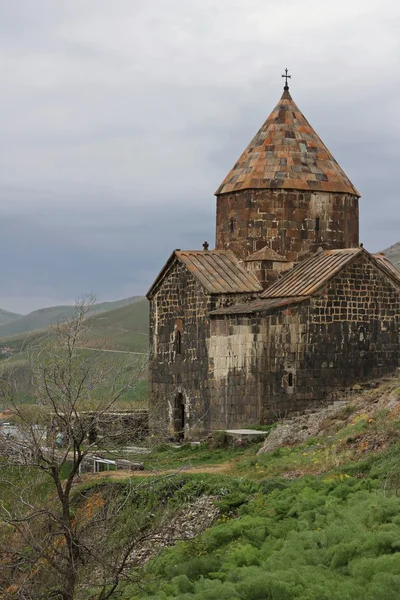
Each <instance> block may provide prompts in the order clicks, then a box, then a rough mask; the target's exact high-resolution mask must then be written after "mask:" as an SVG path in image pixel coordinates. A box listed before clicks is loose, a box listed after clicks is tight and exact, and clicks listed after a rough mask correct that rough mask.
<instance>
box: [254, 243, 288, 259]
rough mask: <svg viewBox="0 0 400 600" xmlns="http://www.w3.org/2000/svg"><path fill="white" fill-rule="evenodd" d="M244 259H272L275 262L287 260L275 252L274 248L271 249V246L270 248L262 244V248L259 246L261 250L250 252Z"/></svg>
mask: <svg viewBox="0 0 400 600" xmlns="http://www.w3.org/2000/svg"><path fill="white" fill-rule="evenodd" d="M245 260H246V261H253V260H273V261H275V262H289V261H288V259H287V258H285V257H284V256H282V255H281V254H278V253H277V252H275V250H272V248H270V247H269V246H264V248H261V250H257V252H254V253H253V254H250V256H248V257H247V258H245Z"/></svg>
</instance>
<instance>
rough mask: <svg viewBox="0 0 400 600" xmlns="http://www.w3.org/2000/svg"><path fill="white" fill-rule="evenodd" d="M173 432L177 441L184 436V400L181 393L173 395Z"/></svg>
mask: <svg viewBox="0 0 400 600" xmlns="http://www.w3.org/2000/svg"><path fill="white" fill-rule="evenodd" d="M174 433H175V438H176V439H177V440H178V441H182V440H183V439H184V438H185V400H184V398H183V395H182V394H181V393H179V394H177V396H176V397H175V407H174Z"/></svg>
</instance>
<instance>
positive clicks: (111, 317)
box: [90, 298, 149, 352]
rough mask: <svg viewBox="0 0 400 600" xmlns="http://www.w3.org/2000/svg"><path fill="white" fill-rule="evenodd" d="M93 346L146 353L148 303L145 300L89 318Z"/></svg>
mask: <svg viewBox="0 0 400 600" xmlns="http://www.w3.org/2000/svg"><path fill="white" fill-rule="evenodd" d="M90 323H91V325H92V331H93V346H94V347H99V345H100V346H101V345H104V344H103V342H106V347H107V348H109V349H114V350H126V351H130V352H146V351H147V348H148V329H149V325H148V323H149V303H148V301H147V299H146V298H142V299H140V300H138V301H137V302H135V304H134V305H131V304H130V305H128V306H122V307H121V308H117V309H115V310H112V311H107V312H104V313H102V314H100V315H95V316H93V317H91V318H90Z"/></svg>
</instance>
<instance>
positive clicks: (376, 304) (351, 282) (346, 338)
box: [303, 256, 400, 397]
mask: <svg viewBox="0 0 400 600" xmlns="http://www.w3.org/2000/svg"><path fill="white" fill-rule="evenodd" d="M313 304H314V306H313V310H312V312H311V314H310V317H311V319H310V325H309V335H308V351H307V354H306V357H305V361H304V367H303V372H304V376H307V377H308V378H310V377H313V378H314V379H317V380H318V381H320V382H321V387H322V388H326V389H332V388H337V387H346V386H349V385H352V384H353V383H357V382H358V381H364V380H367V379H371V378H375V377H380V376H382V375H384V374H386V373H389V372H392V371H394V370H395V369H396V368H397V367H398V366H399V359H400V351H399V331H400V327H399V326H400V289H396V287H395V286H394V285H393V283H391V281H390V280H389V279H388V278H387V277H386V276H385V275H384V274H383V273H382V272H381V271H379V270H378V269H377V268H376V267H375V266H374V265H372V264H371V262H370V261H369V260H368V259H367V258H366V257H365V256H361V257H360V258H358V259H357V260H356V261H355V262H353V263H352V264H351V265H349V266H348V267H347V268H346V269H344V270H343V271H342V272H341V273H340V274H339V275H338V276H337V277H335V279H334V280H333V281H332V283H331V284H330V285H329V287H328V288H327V289H326V290H325V292H324V293H323V294H321V296H320V297H319V298H317V299H315V300H314V303H313ZM322 396H323V391H322V390H321V391H320V397H322Z"/></svg>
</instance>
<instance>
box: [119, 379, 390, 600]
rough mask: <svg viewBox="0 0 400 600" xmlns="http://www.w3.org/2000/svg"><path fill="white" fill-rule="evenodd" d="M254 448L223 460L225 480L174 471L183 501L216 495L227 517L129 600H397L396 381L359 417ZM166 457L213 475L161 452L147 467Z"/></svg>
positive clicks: (171, 556)
mask: <svg viewBox="0 0 400 600" xmlns="http://www.w3.org/2000/svg"><path fill="white" fill-rule="evenodd" d="M382 398H383V400H384V401H382ZM382 407H386V408H382ZM363 409H364V412H362V410H363ZM257 449H258V447H250V448H247V449H245V450H243V449H231V450H229V449H226V450H224V449H220V450H218V451H217V452H216V453H215V458H216V460H217V461H219V462H221V461H223V460H228V461H229V465H230V476H229V475H228V476H227V475H213V476H212V475H208V474H207V475H206V474H196V475H192V476H190V475H189V474H187V475H185V474H184V472H183V471H182V470H180V471H179V472H178V475H177V476H176V477H177V479H176V482H177V490H178V492H177V493H178V494H181V495H182V488H181V489H180V486H182V485H183V486H184V489H185V492H184V499H183V498H182V499H181V501H184V500H187V499H190V498H191V495H196V494H197V495H201V494H210V493H212V494H215V495H217V496H219V498H220V500H219V506H220V508H221V510H222V517H221V518H220V520H219V521H218V522H217V524H216V525H215V526H214V527H212V528H211V529H209V530H207V531H206V532H205V533H204V534H203V535H202V536H201V537H200V538H197V539H195V540H193V541H191V542H185V543H180V544H177V545H176V546H175V547H173V548H170V549H167V550H164V551H163V552H162V553H161V555H160V556H159V557H158V558H157V559H155V560H153V561H152V562H150V563H149V565H148V567H147V574H148V583H147V584H146V585H144V586H143V588H144V589H143V590H139V589H138V588H137V587H136V586H133V585H127V586H126V587H125V589H124V592H123V595H122V598H124V599H125V600H134V599H138V598H147V599H148V600H169V599H170V598H171V599H172V598H174V599H177V600H203V599H208V600H234V599H238V600H239V599H240V600H264V599H267V598H268V599H269V600H295V599H299V600H328V599H329V600H344V599H348V600H376V599H377V598H379V599H380V600H397V599H398V597H399V596H398V589H399V585H400V542H399V540H400V517H399V515H400V497H399V493H400V379H397V380H393V381H392V382H389V384H388V383H385V384H384V385H383V386H382V387H381V388H379V389H378V390H373V391H372V392H368V393H366V397H365V403H364V406H362V404H360V403H359V404H358V405H357V406H356V405H354V406H353V405H352V404H349V406H348V407H347V408H345V409H343V414H340V415H339V416H337V417H336V418H335V419H334V420H331V421H329V420H328V421H327V422H326V423H324V427H323V429H322V430H321V432H320V435H319V436H318V437H317V438H313V439H309V440H308V441H307V442H306V443H303V444H301V445H298V446H292V447H283V448H279V449H277V450H274V451H273V452H270V453H267V454H264V455H257V453H256V452H257ZM168 454H169V455H170V457H171V458H170V464H174V465H175V466H176V467H177V466H178V465H179V466H180V469H182V467H183V466H184V465H185V464H186V465H187V466H188V465H190V464H193V463H197V464H198V465H199V464H200V462H201V460H202V459H203V461H204V463H206V464H209V463H210V460H212V454H213V453H212V452H210V450H209V449H208V448H206V447H199V448H192V447H190V446H184V447H182V448H181V449H175V450H171V449H169V450H168V449H167V448H166V447H163V448H160V449H159V450H158V452H154V453H153V458H151V456H150V457H147V458H146V462H149V461H151V460H153V461H154V462H153V465H152V466H153V468H155V467H156V464H157V460H159V461H160V464H161V465H163V466H167V457H168ZM232 459H233V460H232ZM148 466H150V464H148ZM225 472H226V470H225ZM179 473H180V474H179ZM161 479H162V478H161Z"/></svg>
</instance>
